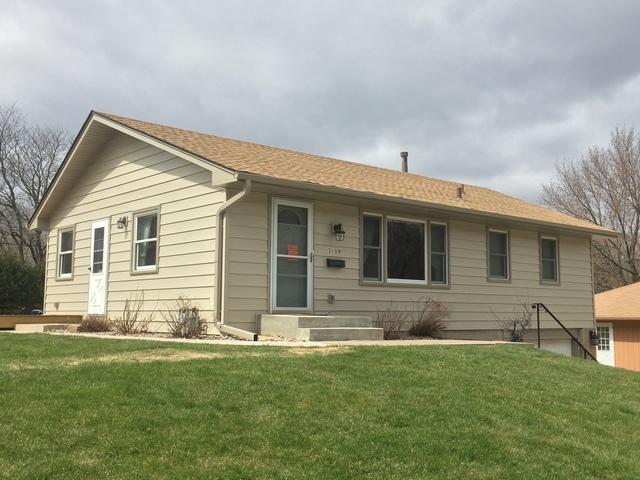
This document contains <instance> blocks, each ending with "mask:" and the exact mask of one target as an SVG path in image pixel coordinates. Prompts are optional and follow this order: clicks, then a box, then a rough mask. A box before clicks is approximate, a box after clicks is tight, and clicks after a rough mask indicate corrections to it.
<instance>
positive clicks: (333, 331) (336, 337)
mask: <svg viewBox="0 0 640 480" xmlns="http://www.w3.org/2000/svg"><path fill="white" fill-rule="evenodd" d="M300 330H301V331H304V330H307V331H308V333H307V338H306V339H307V340H309V341H311V342H339V341H346V340H384V332H383V330H382V329H381V328H373V327H327V328H301V329H300Z"/></svg>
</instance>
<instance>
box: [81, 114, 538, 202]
mask: <svg viewBox="0 0 640 480" xmlns="http://www.w3.org/2000/svg"><path fill="white" fill-rule="evenodd" d="M93 113H96V114H98V115H101V116H103V117H107V118H109V119H112V120H115V119H124V120H130V121H134V122H141V123H146V124H149V125H154V126H158V127H162V128H170V129H172V130H178V131H180V132H185V133H191V134H196V135H204V136H207V137H212V138H217V139H220V140H224V141H231V142H238V143H243V144H247V145H254V146H257V147H262V148H269V149H273V150H279V151H282V152H287V153H295V154H297V155H305V156H308V157H315V158H319V159H323V160H332V161H334V162H342V163H346V164H349V165H357V166H358V167H365V168H371V169H375V170H382V171H384V172H389V173H395V174H399V173H402V174H403V175H407V176H409V177H416V178H421V179H427V180H432V181H435V182H445V183H449V184H451V185H452V186H458V185H463V184H464V186H465V187H471V188H480V189H483V190H488V191H491V192H494V193H499V194H500V195H504V196H507V197H510V198H513V199H515V200H519V201H521V202H526V200H522V199H519V198H516V197H511V196H509V195H507V194H506V193H502V192H499V191H498V190H494V189H492V188H489V187H483V186H481V185H476V184H473V183H465V182H462V181H456V180H449V179H444V178H437V177H431V176H428V175H422V174H419V173H412V172H401V171H400V170H394V169H392V168H387V167H380V166H378V165H370V164H368V163H360V162H356V161H354V160H345V159H343V158H336V157H328V156H326V155H320V154H317V153H309V152H303V151H300V150H294V149H291V148H286V147H277V146H273V145H267V144H264V143H258V142H252V141H250V140H243V139H240V138H233V137H222V136H220V135H215V134H212V133H205V132H201V131H198V130H192V129H188V128H181V127H174V126H171V125H167V124H164V123H157V122H150V121H148V120H140V119H138V118H132V117H125V116H124V115H116V114H113V113H107V112H98V111H95V110H94V111H93ZM527 203H530V202H527ZM534 205H535V204H534ZM542 208H545V207H542Z"/></svg>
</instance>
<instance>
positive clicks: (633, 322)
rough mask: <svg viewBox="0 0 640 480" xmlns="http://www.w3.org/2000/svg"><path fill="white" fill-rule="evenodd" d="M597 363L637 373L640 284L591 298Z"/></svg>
mask: <svg viewBox="0 0 640 480" xmlns="http://www.w3.org/2000/svg"><path fill="white" fill-rule="evenodd" d="M595 310H596V322H597V328H598V347H597V357H598V361H599V362H600V363H603V364H605V365H611V366H612V367H621V368H626V369H627V370H635V371H636V372H640V282H638V283H633V284H631V285H627V286H625V287H620V288H615V289H613V290H609V291H608V292H603V293H598V294H597V295H596V296H595Z"/></svg>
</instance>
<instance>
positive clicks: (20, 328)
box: [15, 323, 78, 333]
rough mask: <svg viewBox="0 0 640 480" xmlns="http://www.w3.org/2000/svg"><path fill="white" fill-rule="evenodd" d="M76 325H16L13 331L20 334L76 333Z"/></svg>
mask: <svg viewBox="0 0 640 480" xmlns="http://www.w3.org/2000/svg"><path fill="white" fill-rule="evenodd" d="M77 330H78V324H75V323H16V327H15V331H16V332H21V333H42V332H60V331H63V332H76V331H77Z"/></svg>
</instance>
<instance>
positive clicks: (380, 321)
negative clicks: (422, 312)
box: [374, 302, 409, 340]
mask: <svg viewBox="0 0 640 480" xmlns="http://www.w3.org/2000/svg"><path fill="white" fill-rule="evenodd" d="M408 317H409V312H407V311H404V310H395V309H394V308H393V302H389V305H387V308H385V309H384V310H381V311H379V312H378V313H377V316H376V320H375V323H374V324H375V326H376V327H377V328H382V331H383V332H384V339H385V340H396V339H398V338H400V337H401V336H402V335H401V332H402V329H403V328H404V327H406V324H407V319H408Z"/></svg>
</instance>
